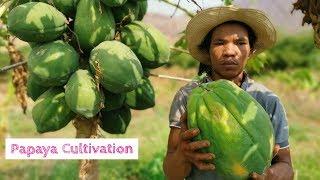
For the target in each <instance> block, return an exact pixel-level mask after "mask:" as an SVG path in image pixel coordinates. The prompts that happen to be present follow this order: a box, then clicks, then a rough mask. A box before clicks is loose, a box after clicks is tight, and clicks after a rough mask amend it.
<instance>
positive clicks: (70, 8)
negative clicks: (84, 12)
mask: <svg viewBox="0 0 320 180" xmlns="http://www.w3.org/2000/svg"><path fill="white" fill-rule="evenodd" d="M40 1H41V2H45V3H48V4H50V5H52V6H53V7H55V8H57V9H58V10H59V11H60V12H62V13H63V14H64V15H66V16H68V17H74V15H75V12H76V8H77V4H78V1H79V0H40Z"/></svg>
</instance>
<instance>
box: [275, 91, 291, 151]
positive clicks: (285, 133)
mask: <svg viewBox="0 0 320 180" xmlns="http://www.w3.org/2000/svg"><path fill="white" fill-rule="evenodd" d="M272 109H273V111H272V114H271V122H272V125H273V130H274V134H275V141H276V144H279V146H280V148H286V147H289V127H288V121H287V116H286V112H285V110H284V108H283V105H282V103H281V102H280V99H279V98H278V97H276V98H274V103H273V108H272Z"/></svg>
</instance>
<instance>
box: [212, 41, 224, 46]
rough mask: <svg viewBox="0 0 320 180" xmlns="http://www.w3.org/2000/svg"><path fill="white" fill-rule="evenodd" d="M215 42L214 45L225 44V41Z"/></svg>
mask: <svg viewBox="0 0 320 180" xmlns="http://www.w3.org/2000/svg"><path fill="white" fill-rule="evenodd" d="M213 44H214V45H218V46H220V45H223V42H221V41H218V42H214V43H213Z"/></svg>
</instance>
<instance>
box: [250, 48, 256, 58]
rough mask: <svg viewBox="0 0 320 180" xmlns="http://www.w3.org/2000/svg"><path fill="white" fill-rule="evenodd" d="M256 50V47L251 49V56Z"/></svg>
mask: <svg viewBox="0 0 320 180" xmlns="http://www.w3.org/2000/svg"><path fill="white" fill-rule="evenodd" d="M255 52H256V49H254V48H252V49H250V53H249V58H250V57H251V56H252V55H253V54H254V53H255Z"/></svg>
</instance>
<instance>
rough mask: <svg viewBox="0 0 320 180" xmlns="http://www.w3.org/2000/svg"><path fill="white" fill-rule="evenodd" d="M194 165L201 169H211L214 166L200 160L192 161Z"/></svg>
mask: <svg viewBox="0 0 320 180" xmlns="http://www.w3.org/2000/svg"><path fill="white" fill-rule="evenodd" d="M194 165H195V166H196V167H197V168H198V169H199V170H202V171H212V170H214V169H215V168H216V167H215V166H214V165H213V164H211V163H205V162H201V161H197V162H194Z"/></svg>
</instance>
